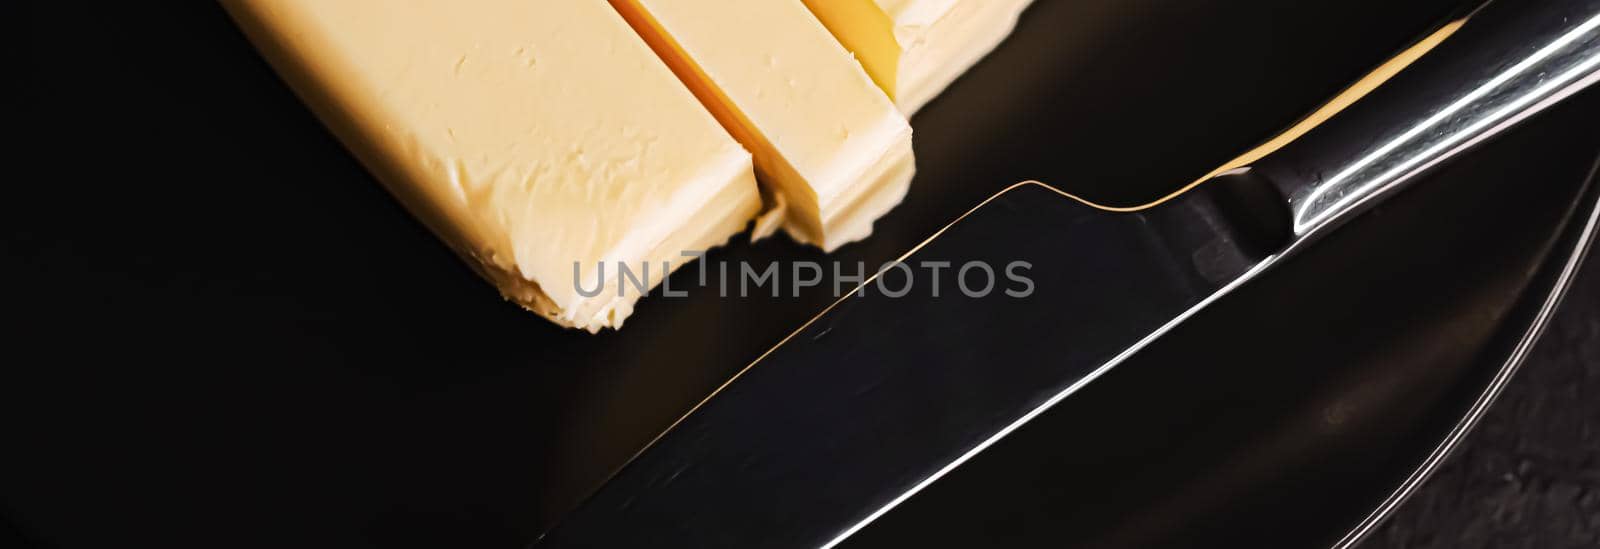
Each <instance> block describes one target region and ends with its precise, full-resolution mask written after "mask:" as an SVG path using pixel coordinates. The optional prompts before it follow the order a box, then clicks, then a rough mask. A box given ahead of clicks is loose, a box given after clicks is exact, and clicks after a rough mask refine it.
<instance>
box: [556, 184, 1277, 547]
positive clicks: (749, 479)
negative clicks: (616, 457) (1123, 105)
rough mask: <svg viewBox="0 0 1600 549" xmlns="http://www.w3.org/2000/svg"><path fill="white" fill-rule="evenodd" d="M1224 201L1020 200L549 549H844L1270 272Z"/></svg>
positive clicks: (785, 359) (966, 227)
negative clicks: (1243, 243) (1244, 243)
mask: <svg viewBox="0 0 1600 549" xmlns="http://www.w3.org/2000/svg"><path fill="white" fill-rule="evenodd" d="M1211 190H1212V189H1211V188H1206V189H1203V190H1201V191H1199V192H1194V193H1191V194H1186V195H1185V196H1184V197H1183V198H1181V199H1179V200H1176V201H1174V202H1170V203H1168V204H1166V205H1163V206H1162V207H1159V208H1155V209H1152V210H1149V211H1147V212H1141V213H1136V214H1118V213H1111V212H1106V211H1101V210H1097V209H1094V208H1092V207H1090V206H1087V205H1084V204H1082V203H1080V202H1078V201H1075V200H1072V199H1070V198H1067V197H1066V196H1063V195H1061V194H1060V193H1058V192H1057V191H1054V190H1051V189H1049V188H1047V187H1044V186H1042V185H1023V186H1019V187H1015V188H1013V189H1010V190H1008V191H1007V192H1005V193H1003V194H1001V195H999V196H997V197H995V198H994V199H992V200H990V201H988V202H986V203H985V204H984V205H983V206H981V207H979V208H978V209H976V210H974V211H973V212H971V213H969V214H967V215H966V216H964V217H962V218H961V220H960V221H957V222H956V223H955V224H954V225H952V226H951V227H950V228H948V229H946V230H944V231H943V232H942V233H941V234H940V235H939V236H938V237H937V238H935V239H934V240H932V241H931V242H929V243H928V244H927V245H926V246H924V247H922V248H920V249H919V250H918V251H917V252H916V253H914V254H912V255H910V256H909V257H907V258H905V259H904V263H902V265H904V267H901V268H892V269H888V270H885V271H884V273H883V274H881V275H880V276H879V277H878V279H877V281H876V282H875V283H873V284H868V285H867V286H866V287H864V288H863V289H862V292H861V294H860V295H858V296H855V297H850V298H847V299H845V300H844V301H841V302H840V303H838V304H837V305H835V306H833V307H832V308H831V309H830V310H829V311H828V312H827V313H825V314H823V315H822V316H820V317H818V318H817V319H816V320H814V321H812V322H811V324H810V325H809V326H807V327H806V328H805V329H803V330H801V331H799V332H797V333H795V334H794V336H793V337H792V338H790V339H789V340H787V341H786V342H784V343H783V344H782V345H781V346H779V347H778V348H777V349H774V350H773V351H772V352H771V353H770V354H768V355H766V356H764V357H762V358H761V360H760V361H759V362H756V363H755V364H754V365H753V366H752V367H751V368H750V369H749V370H748V371H746V372H745V373H743V374H741V375H740V376H739V377H738V378H737V379H735V380H734V381H733V382H732V383H731V384H729V386H728V387H727V388H725V389H723V390H722V391H720V392H719V393H717V394H716V395H715V396H714V397H712V398H711V400H709V401H708V402H706V403H705V404H704V405H703V406H701V407H699V408H698V409H696V410H695V411H694V413H693V414H691V415H689V416H688V417H686V418H685V419H684V420H683V421H682V422H681V423H679V424H678V425H676V426H674V427H673V429H672V431H671V432H668V433H667V434H666V435H665V437H664V438H662V439H661V440H660V441H658V442H656V443H655V444H654V445H653V446H651V447H650V448H649V450H647V451H646V453H645V454H643V455H642V456H640V457H639V458H638V460H637V461H635V462H633V463H631V464H629V465H628V467H627V468H626V469H625V470H623V471H622V472H621V473H620V474H619V475H617V476H616V477H615V478H614V479H612V480H611V481H610V483H608V484H607V485H606V486H605V488H604V489H602V491H601V492H599V493H598V494H597V495H596V496H595V497H594V498H592V499H591V500H589V501H588V502H586V503H585V504H584V505H583V507H581V508H580V509H578V510H577V511H576V512H575V513H573V514H572V515H570V516H569V517H568V518H567V519H566V520H565V521H563V522H562V524H561V526H560V528H558V529H557V530H555V531H554V532H552V533H550V534H549V535H548V536H546V537H545V538H544V539H543V540H542V541H541V543H540V545H538V546H539V547H593V546H604V547H638V546H644V545H649V544H652V543H658V544H662V545H665V546H671V547H712V546H716V547H816V546H821V545H824V544H826V543H828V542H830V541H832V540H833V538H834V537H835V536H838V535H840V534H841V533H843V532H845V531H846V530H847V529H848V528H849V527H850V526H852V525H854V524H856V523H858V522H860V521H863V520H865V519H867V518H868V517H869V516H870V515H871V514H872V513H873V512H874V511H876V510H877V509H878V508H879V507H881V506H884V505H886V504H888V503H889V502H890V501H891V500H892V499H893V498H895V497H896V496H898V495H900V494H901V493H904V492H906V491H908V490H911V489H912V488H913V486H915V485H917V484H918V483H919V482H921V481H922V480H923V479H925V478H927V477H929V476H930V475H932V474H934V472H935V471H936V470H938V469H939V468H940V467H943V466H944V465H945V464H947V463H951V462H954V461H956V460H957V459H959V458H960V457H961V455H962V454H964V453H966V452H967V451H968V450H969V449H971V448H973V447H975V446H978V445H979V444H980V443H982V442H983V441H984V440H985V439H988V438H990V437H991V436H993V435H995V434H996V433H997V432H999V431H1001V430H1002V429H1004V428H1006V427H1007V425H1008V424H1011V423H1012V422H1014V421H1016V420H1017V418H1020V417H1022V416H1024V415H1025V414H1027V413H1029V412H1030V411H1032V410H1034V409H1035V408H1038V407H1040V406H1043V405H1045V404H1046V403H1047V402H1048V401H1050V400H1052V399H1053V398H1055V397H1056V396H1057V394H1059V393H1061V392H1062V391H1065V390H1067V389H1068V387H1069V386H1072V385H1074V384H1076V383H1078V382H1079V381H1081V380H1084V379H1085V378H1087V377H1088V376H1090V375H1091V374H1092V373H1094V372H1095V371H1096V370H1098V369H1100V368H1101V367H1102V366H1103V365H1106V364H1108V363H1111V362H1112V361H1114V360H1115V359H1116V358H1117V357H1118V356H1119V355H1121V354H1122V353H1124V351H1126V350H1127V349H1128V348H1130V347H1132V346H1134V345H1135V344H1137V343H1139V341H1140V340H1141V339H1144V338H1145V337H1147V336H1148V335H1149V334H1151V333H1152V332H1154V331H1156V330H1158V329H1160V328H1161V327H1162V326H1163V325H1165V324H1167V323H1168V322H1170V321H1171V320H1172V319H1173V318H1175V317H1177V316H1179V315H1180V314H1183V313H1184V311H1186V310H1188V309H1190V308H1192V307H1194V306H1196V305H1198V304H1199V303H1200V301H1201V300H1203V299H1205V298H1206V297H1208V296H1209V295H1211V294H1212V293H1213V292H1216V291H1217V290H1218V289H1220V288H1221V287H1222V286H1223V285H1224V284H1227V283H1229V282H1231V281H1233V279H1235V278H1237V277H1239V276H1240V275H1242V274H1243V273H1244V272H1245V270H1247V269H1248V268H1250V267H1251V266H1252V265H1253V264H1255V262H1256V261H1258V260H1259V259H1260V258H1259V257H1249V256H1248V255H1247V254H1246V253H1244V252H1242V251H1241V250H1240V249H1239V246H1238V245H1237V244H1236V243H1235V239H1234V234H1235V233H1236V231H1234V230H1233V229H1232V228H1231V222H1230V221H1229V220H1227V219H1225V218H1224V217H1223V216H1222V215H1221V214H1220V213H1219V212H1218V209H1217V207H1216V206H1215V204H1214V202H1213V195H1212V193H1210V192H1209V191H1211ZM1273 206H1276V207H1278V208H1280V209H1286V207H1287V205H1285V204H1275V205H1273ZM1083 250H1093V251H1094V253H1093V254H1090V253H1084V252H1083ZM941 265H942V268H943V269H944V270H943V272H942V274H941V275H937V276H936V275H935V274H934V273H935V271H934V269H935V268H938V267H939V266H941ZM1086 290H1088V291H1086Z"/></svg>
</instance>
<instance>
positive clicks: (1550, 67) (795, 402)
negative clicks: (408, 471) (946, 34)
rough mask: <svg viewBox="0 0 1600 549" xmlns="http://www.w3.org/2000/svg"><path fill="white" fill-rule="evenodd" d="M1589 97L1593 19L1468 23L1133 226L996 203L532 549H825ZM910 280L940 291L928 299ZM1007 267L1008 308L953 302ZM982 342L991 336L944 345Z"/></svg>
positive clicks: (756, 375) (624, 472) (936, 239)
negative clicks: (1272, 273)
mask: <svg viewBox="0 0 1600 549" xmlns="http://www.w3.org/2000/svg"><path fill="white" fill-rule="evenodd" d="M1596 81H1600V0H1538V1H1528V2H1507V1H1496V2H1490V3H1488V4H1486V5H1484V6H1483V7H1481V8H1479V9H1478V10H1476V11H1474V12H1473V13H1472V14H1471V15H1468V16H1467V17H1466V18H1464V19H1462V20H1459V21H1456V22H1453V23H1451V24H1449V25H1446V26H1445V27H1444V28H1442V29H1441V30H1440V31H1439V32H1437V33H1435V34H1434V35H1432V36H1430V37H1429V38H1427V39H1425V40H1423V41H1421V42H1419V44H1418V46H1417V47H1414V48H1412V49H1410V50H1407V51H1406V52H1403V53H1401V54H1400V55H1398V56H1397V57H1396V58H1395V60H1393V61H1391V62H1390V63H1387V64H1385V65H1384V66H1382V67H1380V68H1379V69H1377V70H1376V71H1374V73H1373V75H1370V76H1369V77H1368V78H1366V79H1363V80H1362V81H1361V82H1358V83H1357V84H1355V85H1353V86H1352V87H1351V89H1350V90H1347V92H1346V93H1344V94H1341V95H1340V96H1339V97H1337V98H1335V99H1334V100H1332V101H1330V103H1329V105H1328V107H1325V108H1324V109H1322V110H1319V111H1318V112H1317V113H1313V114H1312V115H1311V116H1308V117H1307V118H1306V120H1305V121H1304V122H1302V123H1301V124H1299V125H1297V126H1295V127H1294V128H1291V129H1290V130H1288V131H1286V132H1285V133H1284V134H1283V135H1281V136H1279V137H1278V138H1275V139H1273V140H1272V141H1269V142H1268V143H1266V144H1264V145H1263V146H1262V147H1261V148H1258V149H1257V150H1255V151H1251V152H1250V153H1247V154H1246V155H1244V156H1241V158H1240V159H1238V160H1236V161H1234V162H1230V163H1229V164H1228V165H1224V166H1223V167H1220V168H1218V170H1216V171H1215V172H1213V173H1212V174H1208V176H1207V177H1203V178H1201V179H1200V180H1198V181H1196V182H1194V183H1192V184H1190V185H1189V186H1187V187H1185V188H1184V189H1183V190H1181V191H1180V192H1178V193H1175V194H1174V195H1173V196H1170V197H1168V198H1166V199H1163V200H1161V201H1158V202H1156V203H1154V204H1149V205H1143V206H1140V207H1131V208H1114V207H1106V206H1102V205H1097V204H1092V203H1089V202H1086V201H1083V200H1080V199H1078V198H1076V197H1073V196H1072V195H1070V194H1067V193H1064V192H1061V191H1059V190H1057V189H1054V188H1052V187H1049V186H1047V185H1045V184H1042V183H1035V182H1029V183H1022V184H1018V185H1016V186H1013V187H1011V188H1009V189H1007V190H1006V191H1004V192H1001V193H999V194H998V195H996V196H994V197H992V198H990V199H989V200H987V201H985V202H984V203H982V204H980V205H979V206H978V207H976V208H974V209H973V210H972V211H970V212H969V213H967V214H966V215H964V216H962V217H961V218H959V219H958V220H956V221H955V222H953V223H952V224H951V225H949V226H948V227H946V228H945V229H944V230H942V231H940V232H939V233H937V234H935V235H934V236H933V237H932V238H930V239H929V240H928V241H926V242H924V243H923V244H922V245H920V246H918V247H917V248H915V249H913V250H911V251H910V252H909V253H907V254H906V255H905V256H904V257H902V258H901V259H900V261H899V264H900V265H906V266H909V267H908V268H906V269H885V270H883V271H880V272H879V274H878V275H876V276H874V277H873V278H872V279H870V280H868V281H867V282H866V283H865V284H863V285H862V287H861V288H860V290H859V292H858V293H856V294H853V295H851V296H847V297H845V298H843V299H841V300H840V301H838V302H836V303H835V304H834V305H833V306H831V307H829V308H828V309H827V310H825V311H824V312H823V313H821V314H820V315H818V316H817V317H816V318H814V319H812V320H811V321H810V322H808V323H806V324H805V325H804V326H802V327H801V328H799V329H798V330H796V331H795V332H794V333H793V334H791V335H790V336H789V337H788V338H786V339H785V340H784V341H783V342H781V343H780V344H779V345H777V346H776V347H774V348H773V349H772V350H770V351H769V352H767V353H766V354H765V355H763V356H762V357H760V358H758V359H757V360H756V361H755V362H754V363H752V364H751V365H750V366H749V367H747V368H745V369H744V370H743V371H741V372H740V373H739V374H738V375H736V376H735V377H734V378H733V379H732V380H730V381H729V382H728V383H726V384H725V385H723V387H721V388H720V389H718V390H717V391H716V392H714V393H713V394H712V395H711V396H710V397H708V398H707V399H706V400H705V401H703V402H702V403H701V404H700V405H698V406H696V407H695V408H694V409H693V410H691V411H690V412H689V413H688V414H686V415H685V416H684V417H683V418H681V419H680V420H679V421H678V422H677V423H675V424H674V425H673V426H672V427H671V428H669V429H668V430H667V431H666V432H664V433H663V434H662V435H660V436H659V437H657V439H656V440H655V441H654V442H652V443H651V444H650V445H649V446H648V447H646V448H645V449H644V450H643V451H641V453H640V454H638V455H637V456H636V457H635V458H634V459H633V460H632V461H630V462H629V463H628V464H627V465H626V466H624V467H623V468H622V469H621V470H620V471H618V472H617V473H616V474H615V475H614V476H613V477H612V478H611V479H610V480H609V481H608V482H607V483H606V484H605V485H604V486H602V487H601V488H600V489H599V490H598V491H597V492H596V493H595V494H593V495H592V496H591V497H590V498H588V499H587V500H586V501H585V502H584V503H583V504H582V505H581V506H580V507H579V508H577V509H576V510H574V511H573V512H572V513H570V514H569V515H568V516H567V517H566V518H565V519H564V520H563V521H562V522H561V523H560V524H558V525H557V526H556V527H555V528H554V529H552V530H551V531H549V532H547V533H545V535H543V536H541V539H540V540H539V541H537V542H536V546H538V547H613V546H616V547H623V546H639V545H647V544H648V545H651V546H673V547H676V546H685V547H691V546H692V547H768V546H773V547H793V546H823V547H831V546H833V545H836V544H839V543H840V542H842V541H844V540H846V539H848V538H849V537H850V536H851V535H852V534H854V533H855V532H857V531H859V530H860V529H861V528H863V527H865V526H866V525H868V524H870V523H871V522H872V521H873V520H874V519H876V518H877V517H879V516H882V515H883V514H884V513H887V512H889V511H890V510H891V509H893V508H894V507H895V506H896V505H898V504H899V503H901V502H903V501H905V500H906V499H907V498H909V497H911V496H912V495H913V494H916V493H917V492H919V491H921V490H922V489H924V488H926V487H927V486H929V485H930V484H932V483H934V482H936V481H937V480H938V479H939V478H940V477H942V476H944V475H945V474H946V473H948V472H949V471H951V470H953V469H955V468H956V467H959V466H960V465H961V464H962V463H964V462H965V461H967V460H968V459H970V458H972V457H973V456H975V455H977V454H978V453H980V452H982V451H983V450H984V449H985V448H987V447H989V446H990V445H991V444H993V443H994V442H996V441H998V440H1000V439H1001V438H1003V437H1005V436H1006V435H1007V434H1009V433H1011V432H1012V431H1014V430H1015V429H1017V428H1018V427H1020V426H1021V425H1023V424H1025V423H1027V422H1028V421H1029V420H1031V419H1033V418H1034V417H1036V416H1038V415H1039V414H1041V413H1043V412H1044V411H1045V410H1048V409H1049V408H1050V407H1051V406H1052V405H1054V404H1056V403H1058V402H1060V401H1061V400H1063V399H1065V398H1069V397H1070V396H1071V395H1072V394H1073V392H1075V391H1076V390H1078V389H1079V388H1081V387H1083V386H1084V385H1086V384H1088V383H1090V382H1092V381H1093V380H1094V379H1095V378H1097V377H1099V376H1100V375H1102V374H1104V373H1105V372H1107V371H1109V370H1110V369H1112V368H1114V367H1115V366H1116V365H1117V364H1119V363H1120V362H1122V361H1123V360H1125V359H1126V358H1127V357H1129V356H1131V355H1133V354H1134V353H1137V352H1138V351H1139V350H1140V349H1141V348H1143V347H1145V346H1146V345H1148V344H1149V343H1150V342H1151V341H1154V340H1155V339H1157V338H1159V337H1161V335H1162V334H1163V333H1165V332H1166V331H1168V330H1170V329H1171V328H1172V327H1173V326H1176V325H1177V324H1178V323H1181V322H1183V321H1184V320H1185V319H1186V318H1188V317H1189V316H1191V315H1193V314H1194V313H1195V312H1197V311H1199V310H1200V309H1202V308H1204V307H1205V306H1206V305H1208V304H1210V303H1212V302H1214V301H1215V300H1217V299H1220V298H1222V297H1223V296H1226V295H1227V294H1228V293H1229V292H1230V291H1231V290H1233V289H1234V288H1237V287H1239V286H1240V285H1243V284H1246V283H1248V282H1249V281H1250V280H1251V279H1252V278H1254V277H1256V276H1257V275H1259V274H1260V273H1262V272H1264V271H1267V270H1269V269H1271V268H1272V267H1273V266H1274V265H1276V264H1277V263H1279V262H1280V261H1282V260H1283V259H1284V258H1287V257H1291V256H1293V255H1295V254H1296V253H1298V252H1300V251H1302V250H1304V249H1306V248H1307V247H1309V246H1312V245H1315V243H1316V242H1317V240H1318V239H1319V238H1320V237H1321V236H1323V235H1325V234H1327V233H1328V232H1330V231H1333V230H1336V229H1337V227H1338V226H1339V225H1340V224H1341V223H1343V222H1344V221H1347V220H1349V219H1350V218H1351V217H1352V216H1354V215H1356V214H1358V213H1360V212H1361V211H1364V210H1365V209H1366V208H1369V207H1371V206H1372V205H1374V204H1375V203H1377V202H1379V201H1381V200H1382V199H1383V198H1384V197H1386V196H1389V195H1391V194H1393V193H1394V192H1397V191H1399V190H1400V189H1402V188H1404V187H1405V186H1406V184H1408V183H1410V182H1412V181H1415V180H1417V179H1418V178H1419V177H1420V176H1421V175H1423V174H1425V173H1427V172H1428V171H1429V170H1430V169H1432V168H1434V167H1436V166H1437V165H1439V164H1441V163H1444V162H1447V161H1449V160H1450V159H1451V158H1454V157H1456V156H1458V155H1460V154H1462V153H1464V152H1466V151H1469V150H1471V149H1472V148H1473V147H1475V146H1477V145H1478V144H1480V143H1482V142H1483V141H1485V140H1487V139H1490V138H1493V137H1494V136H1496V135H1499V134H1501V133H1504V132H1505V131H1506V130H1508V129H1509V128H1511V127H1513V126H1515V125H1516V124H1517V123H1518V122H1520V121H1522V120H1523V119H1526V118H1527V117H1529V116H1532V115H1534V114H1536V113H1538V112H1541V111H1543V110H1545V109H1546V108H1548V107H1550V106H1551V105H1553V104H1555V103H1556V102H1559V101H1561V100H1562V99H1564V98H1566V97H1568V96H1570V95H1571V94H1574V93H1577V92H1578V91H1580V90H1582V89H1584V88H1586V87H1588V86H1591V85H1593V84H1594V83H1595V82H1596ZM926 265H945V266H948V268H947V270H946V271H945V273H944V274H945V276H943V277H934V278H928V277H926V276H925V275H923V274H924V273H925V272H926V271H924V270H918V269H919V268H922V267H924V266H926ZM969 265H978V266H987V269H988V273H989V274H988V275H986V276H977V275H973V276H967V275H970V274H971V273H974V272H976V273H979V274H980V275H981V274H983V273H984V269H983V268H981V267H974V268H971V269H967V268H965V267H966V266H969ZM1017 265H1025V266H1026V269H1025V273H1026V275H1027V276H1026V278H1027V280H1028V282H1029V284H1027V285H1025V286H1024V287H1022V288H1007V290H1011V293H1007V292H1006V291H993V290H994V288H993V286H992V285H991V286H990V287H989V288H988V289H989V290H990V291H986V292H974V291H973V290H974V286H978V287H982V286H985V285H986V284H982V282H984V281H985V280H987V281H988V282H989V283H1005V282H1006V280H1005V279H1004V278H1003V277H1002V279H1001V280H1000V281H998V282H996V280H995V277H994V273H995V272H996V271H999V270H1001V268H1000V267H1001V266H1006V267H1011V266H1017ZM974 280H976V281H977V282H974ZM911 287H915V288H916V291H913V292H909V293H906V294H905V295H899V294H900V293H901V292H902V291H903V290H905V289H906V288H911ZM1024 289H1025V290H1027V291H1022V290H1024ZM994 324H1000V325H1004V326H1006V327H1007V328H1008V329H1007V330H986V332H985V333H990V334H997V335H995V336H993V337H992V338H989V339H987V340H985V341H983V342H981V343H979V344H973V342H971V341H970V340H969V339H967V338H963V337H961V336H962V334H964V333H968V332H971V331H973V330H974V328H975V327H976V326H987V325H994ZM885 326H898V327H901V328H902V329H896V330H885V329H883V327H885ZM905 326H913V327H915V329H903V328H904V327H905ZM1041 349H1046V350H1049V354H1051V355H1052V356H1054V359H1053V360H1050V361H1048V362H1040V361H1038V360H1036V359H1035V358H1034V357H1037V356H1039V355H1040V354H1041V353H1040V350H1041Z"/></svg>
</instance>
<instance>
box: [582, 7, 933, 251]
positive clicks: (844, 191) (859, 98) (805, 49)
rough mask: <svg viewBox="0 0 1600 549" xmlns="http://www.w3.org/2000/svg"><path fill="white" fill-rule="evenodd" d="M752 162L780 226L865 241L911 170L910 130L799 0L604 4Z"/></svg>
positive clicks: (798, 234)
mask: <svg viewBox="0 0 1600 549" xmlns="http://www.w3.org/2000/svg"><path fill="white" fill-rule="evenodd" d="M612 4H613V5H615V6H616V7H617V10H618V11H619V12H621V13H622V15H623V16H624V17H625V18H626V19H627V20H628V22H629V23H631V24H632V25H633V26H634V28H635V29H636V30H638V31H639V34H640V35H641V36H643V37H644V38H645V41H646V42H648V43H649V44H650V45H651V47H653V48H654V49H655V50H656V52H657V53H659V54H660V55H661V56H662V58H663V59H666V60H667V64H668V65H670V66H671V67H672V68H673V71H674V72H676V73H677V74H678V76H679V77H681V78H682V79H683V80H684V82H685V83H686V84H688V85H689V88H690V89H692V90H694V93H695V95H696V96H698V97H699V98H700V100H701V101H702V102H704V103H705V104H706V106H707V107H708V108H710V109H711V111H712V113H714V114H715V115H716V116H717V119H718V120H720V121H721V122H722V123H723V125H724V126H726V127H727V128H728V130H729V131H730V132H732V133H733V135H734V137H736V138H737V139H738V140H739V141H740V142H741V143H743V144H744V145H745V146H746V147H747V148H749V149H750V151H751V153H753V154H754V155H755V165H756V173H757V175H758V178H759V179H760V180H761V182H762V183H763V184H764V190H765V191H766V193H767V194H768V195H769V197H770V202H771V203H773V204H774V205H775V209H774V210H772V211H770V212H769V214H768V215H766V216H763V218H762V220H761V221H759V222H758V224H757V233H758V235H759V234H761V233H764V232H766V230H768V228H775V227H777V226H781V227H782V228H783V229H784V230H785V231H786V232H788V233H789V234H790V235H791V236H792V237H794V238H795V239H796V240H799V241H801V242H804V243H809V244H814V245H816V246H819V247H822V248H823V249H825V250H830V251H831V250H833V249H836V248H838V247H839V246H841V245H844V244H847V243H849V242H852V241H856V240H860V239H862V238H865V237H866V236H867V235H869V234H871V232H872V223H873V221H875V220H877V218H878V217H880V216H882V215H883V214H884V213H886V212H888V211H889V210H890V209H891V208H893V207H894V206H895V205H897V204H899V203H900V201H901V199H903V198H904V197H905V194H906V190H907V188H908V187H909V185H910V182H911V177H912V175H913V173H914V172H915V171H916V166H915V159H914V157H913V155H912V152H911V126H910V124H909V123H907V122H906V119H905V116H904V115H903V114H901V113H900V112H899V111H898V110H897V109H896V108H895V106H894V105H893V104H892V103H891V102H890V101H889V99H888V97H887V96H885V95H884V93H883V92H882V91H881V90H879V89H878V88H877V86H876V85H875V84H873V82H872V80H871V78H869V77H868V76H867V74H866V73H865V71H864V70H863V69H862V67H861V65H860V64H859V63H856V62H855V60H854V58H853V57H852V56H851V54H850V53H849V52H848V51H846V50H845V49H844V48H843V47H842V46H841V45H840V44H839V43H838V41H837V40H835V39H834V38H833V36H832V35H831V34H830V33H829V32H828V30H827V29H826V28H824V27H823V26H822V24H821V23H820V22H819V21H818V20H817V19H816V17H815V16H813V15H812V14H811V13H810V12H809V11H808V10H807V9H806V7H805V5H803V4H801V3H800V0H739V1H736V2H730V1H727V0H612Z"/></svg>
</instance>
